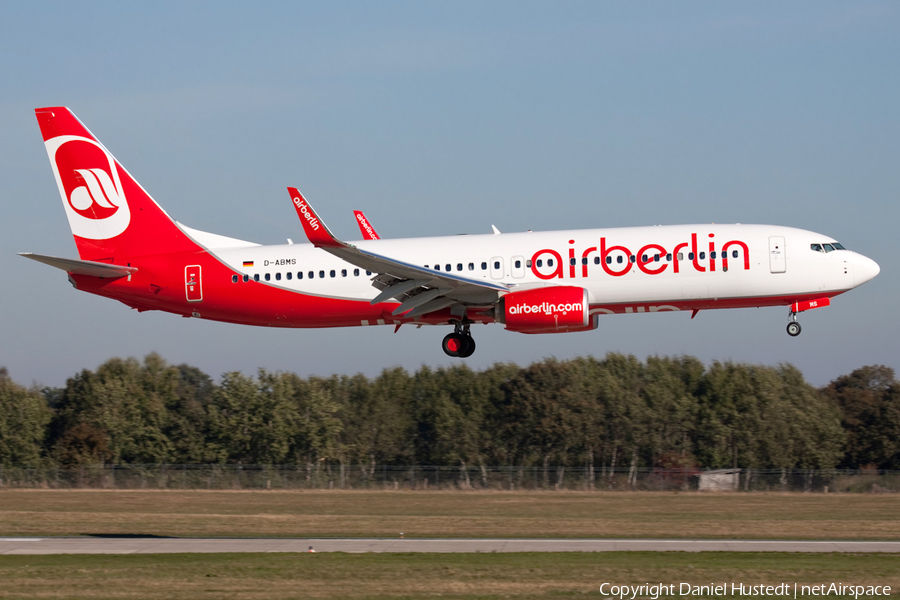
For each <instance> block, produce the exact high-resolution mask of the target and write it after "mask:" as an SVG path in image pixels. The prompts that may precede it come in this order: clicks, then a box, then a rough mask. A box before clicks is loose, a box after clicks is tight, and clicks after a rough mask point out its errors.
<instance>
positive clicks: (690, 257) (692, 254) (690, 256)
mask: <svg viewBox="0 0 900 600" xmlns="http://www.w3.org/2000/svg"><path fill="white" fill-rule="evenodd" d="M688 260H694V253H693V252H688Z"/></svg>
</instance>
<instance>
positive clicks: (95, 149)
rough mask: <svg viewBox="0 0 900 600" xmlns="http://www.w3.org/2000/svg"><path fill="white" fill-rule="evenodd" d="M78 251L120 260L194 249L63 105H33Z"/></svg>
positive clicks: (90, 257)
mask: <svg viewBox="0 0 900 600" xmlns="http://www.w3.org/2000/svg"><path fill="white" fill-rule="evenodd" d="M34 112H35V114H36V116H37V120H38V124H39V125H40V127H41V134H42V135H43V137H44V146H45V147H46V149H47V154H48V156H49V157H50V166H51V167H52V169H53V174H54V176H55V177H56V184H57V186H58V187H59V194H60V196H61V197H62V202H63V207H64V208H65V210H66V216H67V217H68V218H69V226H70V227H71V228H72V235H74V236H75V244H76V246H78V255H79V256H80V257H81V258H82V259H85V260H94V261H105V262H122V261H123V260H124V259H126V258H130V257H134V256H141V255H146V254H158V253H167V252H179V251H185V250H194V249H196V248H197V246H196V245H194V243H193V242H191V240H190V239H189V238H188V237H187V236H186V235H184V234H183V233H182V232H181V231H180V230H179V229H178V227H177V226H176V225H175V223H174V222H173V221H172V219H171V218H170V217H169V215H167V214H166V213H165V211H164V210H163V209H162V208H160V207H159V205H158V204H156V202H154V200H153V198H151V197H150V195H149V194H148V193H147V192H146V191H144V188H142V187H141V186H140V184H138V183H137V182H136V181H135V180H134V179H133V178H132V177H131V175H129V173H128V171H126V170H125V169H124V168H123V167H122V165H120V164H119V162H118V161H117V160H116V159H115V157H113V155H112V154H110V152H109V150H107V149H106V148H105V147H104V146H103V144H101V143H100V142H99V141H98V140H97V138H95V137H94V135H93V134H92V133H91V132H90V131H88V128H87V127H85V126H84V125H83V124H82V123H81V121H79V120H78V117H76V116H75V115H74V114H73V113H72V111H70V110H69V109H68V108H65V107H62V106H57V107H49V108H36V109H35V111H34Z"/></svg>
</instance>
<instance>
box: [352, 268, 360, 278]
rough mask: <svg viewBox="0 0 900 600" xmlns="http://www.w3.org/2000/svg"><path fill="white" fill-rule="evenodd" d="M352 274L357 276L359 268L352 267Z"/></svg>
mask: <svg viewBox="0 0 900 600" xmlns="http://www.w3.org/2000/svg"><path fill="white" fill-rule="evenodd" d="M353 276H354V277H359V269H353Z"/></svg>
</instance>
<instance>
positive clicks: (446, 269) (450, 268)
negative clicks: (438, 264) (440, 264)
mask: <svg viewBox="0 0 900 600" xmlns="http://www.w3.org/2000/svg"><path fill="white" fill-rule="evenodd" d="M444 267H446V268H445V269H444V270H445V271H447V272H448V273H449V272H450V271H452V270H453V268H452V267H451V266H450V265H449V264H446V265H444Z"/></svg>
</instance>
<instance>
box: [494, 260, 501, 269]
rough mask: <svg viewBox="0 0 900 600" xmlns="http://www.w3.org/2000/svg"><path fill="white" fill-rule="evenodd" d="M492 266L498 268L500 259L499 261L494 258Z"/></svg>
mask: <svg viewBox="0 0 900 600" xmlns="http://www.w3.org/2000/svg"><path fill="white" fill-rule="evenodd" d="M494 268H495V269H499V268H500V261H499V260H495V261H494Z"/></svg>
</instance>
